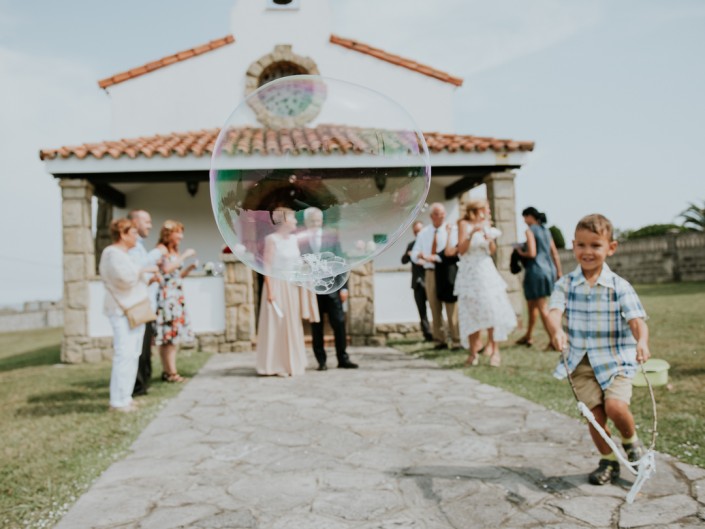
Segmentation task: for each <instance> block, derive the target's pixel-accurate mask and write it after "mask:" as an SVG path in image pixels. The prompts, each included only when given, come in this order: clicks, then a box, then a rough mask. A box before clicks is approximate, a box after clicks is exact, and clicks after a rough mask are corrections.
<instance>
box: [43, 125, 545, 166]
mask: <svg viewBox="0 0 705 529" xmlns="http://www.w3.org/2000/svg"><path fill="white" fill-rule="evenodd" d="M219 132H220V129H209V130H201V131H196V132H182V133H176V132H175V133H172V134H164V135H156V136H148V137H141V138H134V139H122V140H117V141H104V142H100V143H84V144H83V145H79V146H66V147H59V148H58V149H42V150H41V151H40V152H39V157H40V158H41V159H42V160H54V159H57V158H62V159H67V158H71V157H76V158H78V159H80V160H82V159H84V158H87V157H88V156H93V157H94V158H97V159H99V160H100V159H102V158H104V157H106V156H110V157H112V158H116V159H117V158H120V157H123V156H125V157H128V158H137V157H138V156H144V157H146V158H152V157H154V156H161V157H162V158H169V157H170V156H172V155H174V156H181V157H183V156H187V155H193V156H197V157H201V156H210V155H211V154H212V152H213V147H214V145H215V141H216V139H217V137H218V133H219ZM368 132H369V129H361V128H357V127H347V126H339V125H319V126H317V127H316V128H304V127H297V128H293V129H283V130H279V131H275V130H273V129H262V128H241V129H233V131H232V132H231V138H230V140H229V145H230V148H231V149H232V150H233V151H234V152H235V153H237V154H243V155H249V154H271V155H274V156H281V155H284V154H331V153H339V154H348V153H351V154H359V153H364V152H367V151H368V150H370V149H369V148H368V146H369V145H370V142H368V141H366V136H367V133H368ZM377 132H379V131H375V133H377ZM386 132H387V133H390V134H391V137H392V139H394V138H396V140H397V141H399V142H400V143H401V144H403V143H404V138H403V137H402V136H400V135H395V134H394V133H393V131H386ZM373 137H374V138H375V140H376V137H377V136H376V134H373ZM424 137H425V139H426V144H427V145H428V149H429V151H431V152H432V153H440V152H449V153H455V152H484V151H487V150H492V151H495V152H515V151H531V150H533V148H534V142H532V141H515V140H502V139H496V138H486V137H480V136H470V135H464V134H441V133H438V132H425V133H424Z"/></svg>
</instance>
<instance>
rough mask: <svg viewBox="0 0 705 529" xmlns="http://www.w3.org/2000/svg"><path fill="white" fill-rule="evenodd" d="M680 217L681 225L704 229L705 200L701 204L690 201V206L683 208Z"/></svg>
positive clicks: (692, 228)
mask: <svg viewBox="0 0 705 529" xmlns="http://www.w3.org/2000/svg"><path fill="white" fill-rule="evenodd" d="M680 218H682V219H683V222H682V224H683V226H684V227H686V228H688V229H690V230H695V231H705V200H703V201H702V206H697V205H696V204H693V203H692V202H690V206H689V207H688V208H687V209H685V210H684V211H683V212H682V213H681V214H680Z"/></svg>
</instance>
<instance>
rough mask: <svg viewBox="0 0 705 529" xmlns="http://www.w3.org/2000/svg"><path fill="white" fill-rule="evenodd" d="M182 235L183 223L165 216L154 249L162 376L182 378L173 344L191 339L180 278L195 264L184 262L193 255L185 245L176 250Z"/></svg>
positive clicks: (183, 379)
mask: <svg viewBox="0 0 705 529" xmlns="http://www.w3.org/2000/svg"><path fill="white" fill-rule="evenodd" d="M183 238H184V225H183V224H181V223H180V222H178V221H174V220H167V221H166V222H165V223H164V225H163V226H162V229H161V231H160V233H159V242H158V243H157V249H158V250H159V251H160V252H161V253H162V258H161V260H160V261H159V269H160V272H161V275H162V280H161V285H160V288H159V291H158V293H157V321H156V323H155V325H156V343H157V345H158V346H159V356H160V357H161V360H162V380H164V381H166V382H184V381H185V380H186V379H185V378H184V377H182V376H181V375H179V373H178V371H177V370H176V348H177V346H178V345H179V344H181V343H185V342H191V341H193V331H192V330H191V321H190V319H189V316H188V312H187V310H186V302H185V299H184V289H183V279H184V278H185V277H186V276H187V275H188V274H190V273H191V271H193V269H194V268H196V264H195V263H191V264H189V265H187V266H184V262H185V261H186V260H187V259H188V258H189V257H194V256H195V255H196V252H195V250H193V249H188V250H186V251H185V252H184V253H182V254H179V244H180V243H181V240H182V239H183Z"/></svg>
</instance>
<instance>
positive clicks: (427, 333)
mask: <svg viewBox="0 0 705 529" xmlns="http://www.w3.org/2000/svg"><path fill="white" fill-rule="evenodd" d="M414 301H416V308H417V309H418V311H419V318H420V319H421V332H422V333H423V337H424V339H425V340H433V333H432V332H431V326H430V325H429V323H428V316H427V315H426V287H424V286H421V285H418V284H417V285H416V286H415V287H414Z"/></svg>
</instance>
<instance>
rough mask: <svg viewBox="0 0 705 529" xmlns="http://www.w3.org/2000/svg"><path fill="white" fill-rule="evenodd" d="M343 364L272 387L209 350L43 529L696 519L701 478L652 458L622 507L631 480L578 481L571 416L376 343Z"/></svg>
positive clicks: (525, 528)
mask: <svg viewBox="0 0 705 529" xmlns="http://www.w3.org/2000/svg"><path fill="white" fill-rule="evenodd" d="M351 354H352V356H353V358H354V359H355V360H356V361H358V362H359V363H360V365H361V368H360V369H359V370H342V369H341V370H337V369H330V370H329V371H327V372H325V373H318V372H309V373H307V374H306V375H305V376H302V377H292V378H287V379H282V378H279V377H257V376H256V375H255V373H254V368H253V366H254V354H253V353H252V352H250V353H224V354H218V355H214V356H213V357H211V359H210V360H209V362H208V363H207V364H206V365H205V366H204V367H203V368H202V370H201V372H200V374H199V375H197V376H196V377H194V378H193V379H192V380H190V381H189V383H188V384H186V386H185V387H183V389H182V391H181V393H180V394H179V395H178V396H177V397H175V398H174V399H172V400H171V401H169V402H168V404H167V405H165V406H163V407H162V409H161V410H159V413H158V415H157V416H156V418H155V419H154V420H153V421H152V423H151V424H150V425H149V426H148V427H147V428H146V429H145V430H144V431H143V432H142V434H141V435H140V436H139V438H138V439H137V441H135V443H134V444H133V446H132V447H131V449H130V450H129V451H128V453H127V455H126V456H125V458H124V459H123V460H121V461H117V462H115V463H114V464H113V465H112V466H111V467H110V468H109V469H108V470H106V471H105V472H104V473H103V474H102V475H101V476H100V477H99V478H98V479H97V480H96V482H95V483H94V484H93V486H92V487H91V488H90V489H89V490H88V491H87V492H86V493H85V494H84V495H83V496H81V498H80V499H79V500H78V501H77V502H76V504H75V505H74V506H73V507H72V508H71V509H70V511H69V512H68V513H67V514H66V516H65V517H64V519H63V520H62V521H61V522H60V523H59V525H57V527H58V528H59V529H82V528H84V527H85V528H95V529H127V528H135V529H139V528H151V527H155V528H156V527H159V528H160V529H168V528H170V527H193V528H196V529H218V528H226V527H227V528H234V529H237V528H240V527H242V528H244V529H284V528H286V529H298V528H302V529H304V528H305V529H362V528H364V529H395V528H404V529H406V528H409V529H461V528H462V529H465V528H467V527H503V528H508V529H511V528H520V529H534V528H537V527H552V528H583V527H584V528H594V527H597V528H605V529H607V528H610V529H612V528H613V527H614V526H615V524H617V523H619V526H620V527H623V528H627V527H655V526H658V527H666V526H667V527H672V528H673V529H676V528H684V529H685V528H690V527H699V526H703V525H705V524H704V523H703V522H705V503H704V496H705V471H704V470H703V469H698V468H696V467H691V466H689V465H684V464H682V463H679V462H678V461H677V460H676V459H675V458H670V457H666V456H663V455H661V454H658V455H657V473H656V475H655V476H654V477H652V478H651V480H650V481H649V482H647V484H646V486H645V487H644V489H643V491H642V493H641V494H640V495H639V496H638V497H637V500H636V502H635V503H634V504H633V505H626V504H625V497H626V494H627V492H628V491H629V487H630V486H631V483H632V481H633V477H631V476H625V477H624V478H623V479H621V480H619V481H618V482H617V483H616V484H614V485H607V486H604V487H594V486H592V485H589V484H588V483H587V474H588V472H590V471H591V470H593V468H594V466H595V464H596V463H597V460H598V454H597V453H596V451H595V449H594V446H593V445H592V443H591V441H590V438H589V434H588V431H587V428H586V427H585V425H584V424H583V423H582V422H581V421H579V420H577V419H576V418H575V417H566V416H563V415H561V414H558V413H555V412H552V411H549V410H546V409H544V408H542V407H540V406H538V405H536V404H533V403H530V402H528V401H526V400H524V399H521V398H518V397H516V396H514V395H511V394H509V393H507V392H504V391H502V390H500V389H498V388H495V387H492V386H489V385H486V384H481V383H479V382H478V381H476V380H473V379H472V378H468V377H466V376H463V375H462V374H461V373H460V372H458V371H453V370H448V369H441V368H439V367H438V366H437V365H435V364H433V363H431V362H428V361H426V360H423V359H418V358H413V357H411V356H408V355H404V354H402V353H399V352H396V351H394V350H391V349H385V348H366V347H365V348H352V349H351ZM309 361H310V363H311V364H310V365H315V360H314V359H313V356H312V355H311V354H310V353H309ZM166 468H168V471H165V469H166ZM617 519H619V522H617ZM650 524H651V525H650Z"/></svg>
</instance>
